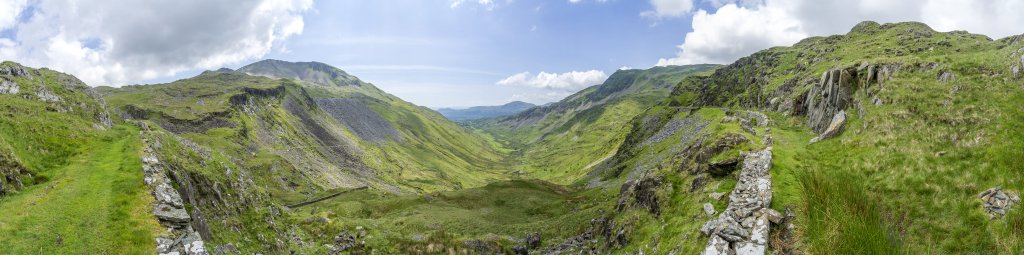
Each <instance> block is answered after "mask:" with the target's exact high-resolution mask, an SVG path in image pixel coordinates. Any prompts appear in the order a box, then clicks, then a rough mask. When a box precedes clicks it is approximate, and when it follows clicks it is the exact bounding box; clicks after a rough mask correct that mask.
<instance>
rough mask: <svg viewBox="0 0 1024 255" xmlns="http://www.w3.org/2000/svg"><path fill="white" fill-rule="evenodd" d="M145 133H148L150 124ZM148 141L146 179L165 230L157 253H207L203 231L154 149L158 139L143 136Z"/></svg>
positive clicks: (157, 216)
mask: <svg viewBox="0 0 1024 255" xmlns="http://www.w3.org/2000/svg"><path fill="white" fill-rule="evenodd" d="M141 126H143V129H144V130H146V131H144V132H148V128H146V125H141ZM143 143H144V144H145V150H144V155H143V158H142V163H143V165H142V169H143V172H144V175H145V178H144V179H143V180H144V181H145V183H146V185H147V186H148V187H149V188H150V190H151V194H152V195H153V198H154V199H155V200H156V203H155V205H154V209H153V215H154V216H156V218H157V219H158V220H159V221H160V225H162V226H163V227H165V230H164V231H163V232H162V233H160V235H159V236H158V237H157V238H156V242H157V247H156V252H157V254H164V255H171V254H188V255H205V254H208V253H207V252H206V246H205V244H204V242H203V238H202V237H201V236H200V234H199V232H198V231H196V230H195V229H194V228H193V227H192V217H190V216H189V213H188V211H186V210H185V204H184V202H183V200H182V198H181V194H180V193H178V191H177V190H175V189H174V187H173V186H172V185H171V180H170V178H168V176H167V173H166V172H165V171H164V167H163V166H162V165H161V163H160V160H159V159H158V156H159V155H157V154H156V152H155V150H154V148H153V147H154V145H155V146H159V144H158V142H156V141H150V140H148V139H146V138H143Z"/></svg>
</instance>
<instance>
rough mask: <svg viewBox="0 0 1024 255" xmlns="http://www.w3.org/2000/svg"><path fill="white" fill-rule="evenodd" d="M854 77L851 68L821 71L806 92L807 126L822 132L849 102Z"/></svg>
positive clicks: (854, 71) (855, 73) (850, 100)
mask: <svg viewBox="0 0 1024 255" xmlns="http://www.w3.org/2000/svg"><path fill="white" fill-rule="evenodd" d="M856 78H857V71H856V70H854V69H851V68H847V69H832V70H829V71H826V72H825V73H822V75H821V80H820V81H819V82H818V84H816V85H815V86H814V87H812V88H811V90H810V92H808V93H807V100H806V101H807V126H808V127H810V128H811V130H814V132H815V133H818V134H821V133H824V132H825V131H826V130H828V128H829V125H830V124H831V120H832V119H833V118H834V117H835V116H836V114H837V113H839V112H840V111H843V110H844V109H846V107H847V106H849V105H850V104H851V102H852V96H853V92H854V90H855V89H856V85H855V84H854V83H855V81H856Z"/></svg>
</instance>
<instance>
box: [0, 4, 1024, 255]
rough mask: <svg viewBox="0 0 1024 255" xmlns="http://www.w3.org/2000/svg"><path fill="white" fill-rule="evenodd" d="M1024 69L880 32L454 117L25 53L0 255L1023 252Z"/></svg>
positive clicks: (229, 77)
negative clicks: (107, 69)
mask: <svg viewBox="0 0 1024 255" xmlns="http://www.w3.org/2000/svg"><path fill="white" fill-rule="evenodd" d="M1021 68H1024V35H1016V36H1010V37H1007V38H1002V39H996V40H993V39H990V38H988V37H986V36H984V35H979V34H971V33H968V32H964V31H952V32H938V31H935V30H933V29H932V28H931V27H929V26H928V25H926V24H923V23H917V22H903V23H886V24H879V23H875V22H871V21H865V22H861V23H859V24H858V25H856V26H855V27H853V28H851V29H850V31H849V32H848V33H846V34H841V35H831V36H824V37H811V38H806V39H803V40H801V41H800V42H798V43H796V44H794V45H792V46H789V47H773V48H770V49H764V50H761V51H759V52H757V53H754V54H752V55H749V56H746V57H743V58H740V59H739V60H737V61H735V62H732V63H730V64H727V65H713V64H702V65H680V66H659V67H652V68H649V69H642V70H641V69H623V70H618V71H616V72H614V73H612V74H611V75H609V76H608V78H607V79H606V80H605V81H604V82H603V83H601V84H593V86H591V87H587V88H585V89H582V90H581V91H579V92H576V93H575V94H572V95H570V96H568V97H566V98H564V99H562V100H560V101H557V102H554V103H551V104H545V105H529V106H523V107H522V108H524V109H525V110H522V109H519V110H521V111H514V110H508V111H504V110H501V111H500V112H501V114H496V113H493V112H486V113H473V112H470V113H465V112H463V114H467V115H472V117H467V118H466V119H455V118H452V119H451V120H450V119H449V118H446V117H445V116H444V115H442V114H441V113H438V112H436V111H434V110H431V109H429V108H426V107H422V106H417V105H415V104H413V103H410V102H407V101H405V100H403V99H401V98H399V97H397V96H394V95H392V94H389V93H387V92H385V91H383V90H381V89H379V88H377V87H376V86H375V85H374V84H371V83H369V82H365V81H362V80H360V79H359V78H358V77H355V76H353V75H350V74H348V73H347V72H345V71H343V70H341V69H339V68H336V67H333V66H330V65H328V64H324V63H319V62H288V61H282V60H269V59H268V60H262V61H259V62H255V63H252V64H249V65H246V66H243V67H241V68H238V69H235V70H232V69H227V68H223V69H219V70H211V71H205V72H203V73H201V74H198V75H196V76H194V77H189V78H184V79H181V80H177V81H173V82H169V83H163V84H150V85H129V86H122V87H116V88H115V87H95V88H93V87H88V86H86V85H85V84H84V82H82V81H80V80H78V79H77V78H75V77H74V76H71V75H68V74H64V73H60V72H57V71H54V70H50V69H47V68H43V67H40V68H33V67H26V66H23V65H21V64H18V63H15V62H10V61H7V62H3V63H2V64H0V116H2V117H0V243H2V244H4V245H3V247H0V254H31V253H43V254H82V253H88V254H152V253H153V252H154V251H155V252H156V253H158V254H766V253H772V254H908V253H909V254H975V253H980V254H1018V253H1019V252H1020V251H1022V250H1024V241H1022V240H1024V214H1022V211H1021V210H1020V209H1019V207H1020V206H1021V205H1020V204H1019V203H1020V196H1019V192H1020V191H1022V190H1024V179H1022V178H1024V174H1022V173H1021V167H1020V165H1021V163H1022V161H1021V158H1022V157H1024V138H1022V137H1024V105H1022V104H1021V102H1024V81H1022V79H1021V74H1020V72H1019V70H1020V69H1021ZM480 109H482V108H478V110H480ZM490 110H493V109H490ZM481 111H484V110H481ZM488 111H489V110H488ZM453 120H454V121H453ZM456 121H459V122H456ZM991 188H998V189H991ZM990 189H991V190H990Z"/></svg>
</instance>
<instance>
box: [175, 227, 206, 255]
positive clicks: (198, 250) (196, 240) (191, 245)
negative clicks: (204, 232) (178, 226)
mask: <svg viewBox="0 0 1024 255" xmlns="http://www.w3.org/2000/svg"><path fill="white" fill-rule="evenodd" d="M181 243H182V244H183V245H184V248H185V254H187V255H207V254H209V253H207V252H206V246H205V245H204V244H203V239H202V238H200V237H199V234H198V233H196V232H195V231H193V232H190V233H188V234H187V235H185V238H183V239H181Z"/></svg>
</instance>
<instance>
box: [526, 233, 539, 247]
mask: <svg viewBox="0 0 1024 255" xmlns="http://www.w3.org/2000/svg"><path fill="white" fill-rule="evenodd" d="M540 244H541V239H540V233H536V232H535V233H530V234H528V235H526V248H528V249H531V250H532V249H537V248H540Z"/></svg>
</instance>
